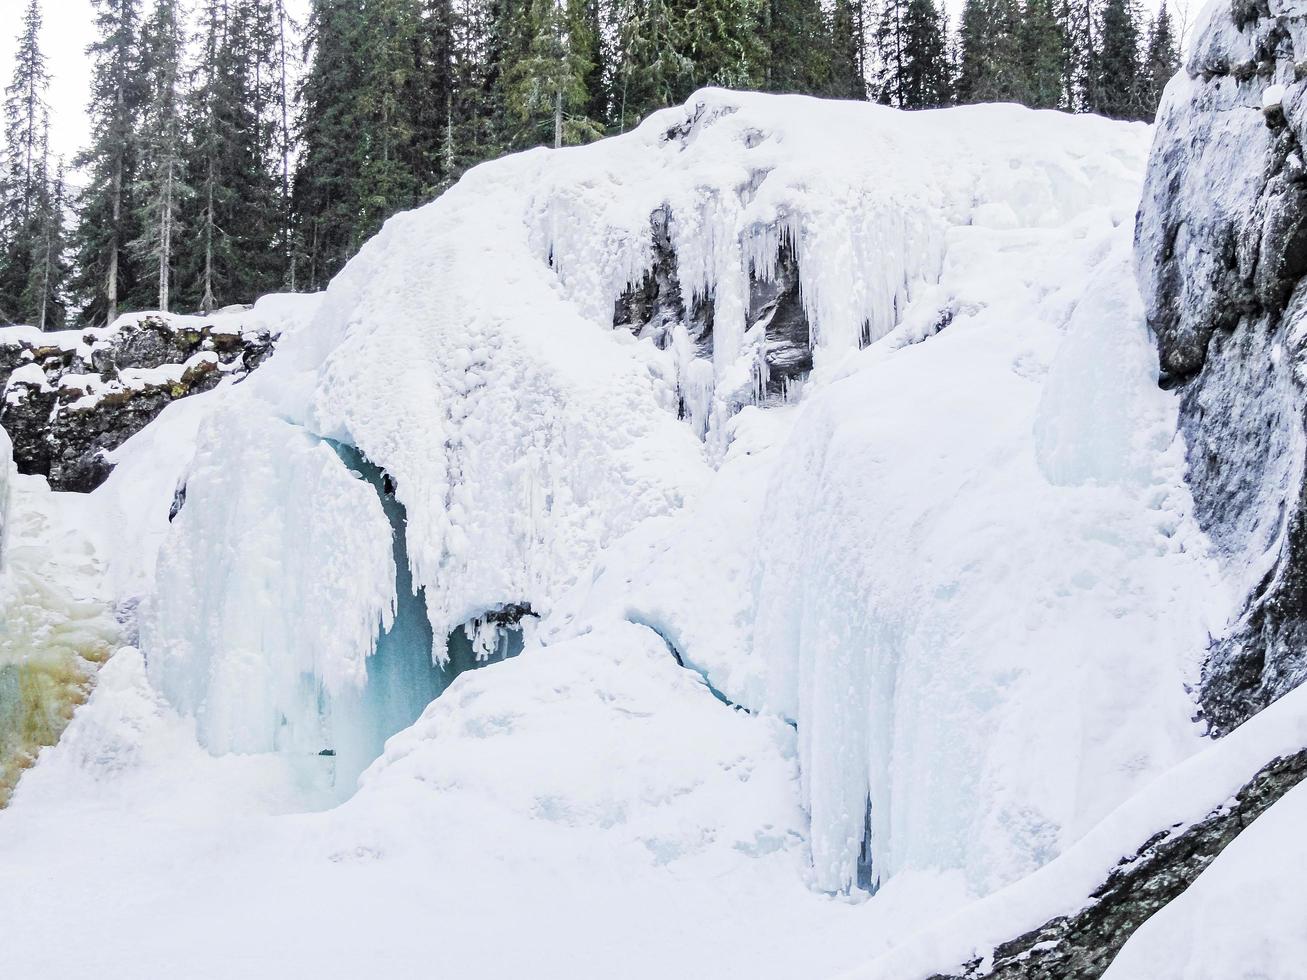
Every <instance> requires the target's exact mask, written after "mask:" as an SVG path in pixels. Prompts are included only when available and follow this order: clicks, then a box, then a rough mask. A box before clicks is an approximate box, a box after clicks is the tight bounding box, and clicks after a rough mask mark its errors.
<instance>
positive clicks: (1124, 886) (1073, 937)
mask: <svg viewBox="0 0 1307 980" xmlns="http://www.w3.org/2000/svg"><path fill="white" fill-rule="evenodd" d="M1304 777H1307V749H1304V750H1302V751H1301V752H1298V753H1296V754H1294V755H1291V756H1286V757H1283V758H1278V759H1275V760H1273V761H1271V762H1270V763H1268V764H1267V765H1266V766H1264V767H1263V768H1262V769H1261V770H1260V771H1259V772H1258V773H1257V774H1256V775H1255V776H1254V777H1253V778H1252V779H1251V780H1249V782H1248V783H1247V784H1246V785H1244V787H1243V788H1242V789H1241V790H1239V792H1238V794H1236V796H1235V797H1234V799H1233V800H1231V801H1230V802H1228V803H1227V804H1225V805H1224V806H1221V807H1218V808H1217V809H1216V810H1213V811H1212V812H1211V813H1209V814H1207V815H1206V816H1205V817H1203V819H1201V820H1199V821H1198V822H1197V823H1194V824H1191V825H1189V826H1187V827H1184V826H1181V827H1173V828H1168V829H1165V830H1162V831H1160V832H1159V833H1157V834H1156V835H1154V836H1153V837H1152V838H1151V839H1149V840H1147V841H1145V842H1144V843H1143V844H1142V845H1141V846H1140V848H1139V849H1138V851H1137V852H1136V853H1135V854H1134V855H1132V856H1131V857H1129V858H1127V859H1126V860H1124V861H1122V862H1121V863H1120V864H1119V865H1118V866H1117V867H1116V868H1114V869H1113V870H1112V871H1111V872H1110V873H1109V874H1108V875H1107V877H1106V880H1105V881H1104V882H1103V884H1102V885H1101V886H1100V887H1099V888H1098V889H1096V890H1095V891H1094V893H1093V894H1092V895H1090V896H1089V897H1088V900H1087V901H1086V903H1085V906H1084V907H1083V908H1082V909H1081V910H1080V911H1078V912H1076V913H1075V914H1073V915H1067V916H1059V917H1057V918H1055V919H1051V920H1050V921H1048V922H1046V923H1045V924H1044V925H1042V926H1040V927H1039V928H1038V929H1035V930H1032V931H1031V932H1028V933H1026V934H1025V935H1023V936H1018V937H1017V938H1016V939H1013V940H1011V941H1010V942H1006V943H1004V944H1003V945H1001V946H999V947H998V949H996V950H995V951H994V956H993V962H992V964H991V965H990V966H989V968H985V965H984V964H983V962H982V961H980V960H977V961H974V962H972V963H968V964H966V965H965V966H964V967H963V968H962V969H961V970H959V972H957V973H949V974H937V975H936V976H934V977H932V978H931V980H979V978H981V977H986V978H989V980H1094V978H1097V977H1101V976H1102V975H1103V973H1104V972H1106V970H1107V968H1108V967H1109V966H1110V965H1111V963H1112V960H1113V959H1115V958H1116V955H1117V953H1119V952H1120V951H1121V947H1122V946H1124V945H1125V944H1126V940H1128V939H1129V938H1130V937H1131V936H1132V935H1133V934H1134V932H1135V930H1137V929H1138V928H1139V927H1140V926H1141V925H1143V924H1144V922H1145V921H1147V920H1148V918H1149V917H1150V916H1151V915H1152V914H1153V913H1154V912H1156V911H1157V910H1158V909H1160V908H1162V906H1164V905H1166V904H1167V903H1169V902H1171V901H1174V900H1175V899H1176V898H1177V897H1178V896H1179V895H1180V894H1181V893H1182V892H1184V890H1185V889H1186V888H1188V887H1189V886H1190V885H1192V884H1193V883H1194V881H1195V880H1196V879H1197V878H1198V876H1199V875H1200V874H1202V872H1203V870H1204V869H1205V868H1206V867H1207V866H1208V865H1210V864H1211V863H1212V861H1214V860H1215V859H1216V857H1217V855H1218V854H1220V853H1221V852H1222V851H1223V850H1225V848H1226V846H1227V845H1228V844H1229V843H1230V842H1231V841H1232V840H1234V838H1235V837H1236V836H1238V834H1239V833H1240V831H1242V830H1243V829H1244V828H1245V827H1247V826H1248V825H1249V824H1250V823H1252V822H1253V821H1254V820H1256V819H1257V818H1258V817H1259V816H1261V815H1262V814H1263V813H1265V812H1266V810H1268V809H1269V808H1270V807H1271V806H1272V804H1274V803H1275V802H1276V801H1278V800H1279V799H1280V798H1281V797H1283V796H1284V795H1285V794H1286V793H1288V792H1289V790H1291V789H1293V788H1294V787H1295V786H1297V785H1298V784H1299V783H1301V782H1302V780H1303V778H1304Z"/></svg>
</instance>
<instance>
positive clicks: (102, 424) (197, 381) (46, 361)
mask: <svg viewBox="0 0 1307 980" xmlns="http://www.w3.org/2000/svg"><path fill="white" fill-rule="evenodd" d="M275 340H276V338H275V337H274V336H272V335H271V334H270V333H269V332H268V331H267V330H262V329H260V330H252V331H242V330H239V329H234V328H230V327H227V326H225V325H224V326H216V325H214V324H206V323H202V322H200V321H197V320H196V318H192V317H185V318H183V317H165V316H159V315H145V316H140V317H130V318H124V319H122V320H120V321H118V323H116V324H114V326H112V327H109V328H105V329H98V330H87V331H83V332H76V331H65V332H62V333H58V334H41V333H38V332H35V331H32V330H30V329H24V328H9V329H4V330H0V391H2V392H3V398H2V399H0V426H3V427H4V428H5V430H6V431H8V433H9V435H10V437H11V439H12V440H13V454H14V460H15V462H16V463H17V464H18V469H19V472H22V473H36V474H40V475H42V476H45V477H47V478H48V479H49V480H50V485H51V487H53V488H54V489H56V490H76V491H90V490H93V489H95V488H96V487H97V486H99V485H100V484H101V483H103V482H104V480H105V478H106V477H107V476H108V475H109V472H110V470H111V469H112V466H111V465H110V464H109V462H108V461H107V460H105V458H104V456H103V452H102V451H104V450H111V449H115V448H117V447H118V446H120V445H122V443H123V442H125V441H126V440H127V439H128V438H129V437H130V436H132V435H134V434H135V433H137V432H139V431H140V430H141V429H143V428H144V427H145V426H146V425H147V424H148V423H149V422H150V421H152V420H153V419H154V418H155V416H157V415H158V414H159V413H160V412H161V411H163V409H164V406H166V405H167V404H168V403H169V402H172V401H174V400H176V399H178V398H183V397H185V396H186V395H190V394H195V393H196V392H201V391H208V390H209V389H211V388H213V387H215V386H216V385H217V384H218V383H219V381H221V380H222V379H223V378H225V377H231V378H236V379H239V378H242V377H244V376H245V375H246V374H248V373H249V372H250V371H252V370H253V369H254V368H255V367H257V366H258V365H259V364H260V363H261V362H262V361H263V360H264V359H265V358H266V357H267V356H268V355H269V354H270V353H272V348H273V343H274V342H275Z"/></svg>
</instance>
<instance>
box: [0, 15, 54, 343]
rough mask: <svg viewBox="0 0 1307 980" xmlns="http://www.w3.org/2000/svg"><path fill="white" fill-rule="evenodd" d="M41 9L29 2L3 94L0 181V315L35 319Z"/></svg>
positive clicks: (46, 78) (41, 176) (42, 153)
mask: <svg viewBox="0 0 1307 980" xmlns="http://www.w3.org/2000/svg"><path fill="white" fill-rule="evenodd" d="M40 35H41V8H40V4H39V3H38V0H29V2H28V4H27V10H26V12H25V13H24V16H23V30H22V34H21V35H20V36H19V39H18V50H17V52H16V56H15V58H14V74H13V80H12V82H11V83H10V85H9V87H8V88H7V89H6V90H5V105H4V122H5V145H4V167H3V173H4V180H3V183H0V316H2V317H4V318H5V319H8V320H10V321H13V320H25V321H27V322H31V320H32V319H33V317H32V314H31V308H30V307H29V306H27V305H26V304H24V303H23V302H22V294H23V292H24V291H25V289H26V287H27V283H28V279H29V276H30V273H31V261H32V255H33V251H34V248H35V246H36V238H37V237H38V236H39V234H40V222H39V220H38V210H39V208H40V207H41V201H42V199H43V197H44V195H45V194H46V191H47V186H46V179H45V174H46V172H47V171H46V168H47V163H48V161H47V157H48V149H47V147H46V119H47V115H48V109H47V107H46V103H45V93H46V89H47V88H48V86H49V83H50V75H49V72H48V71H47V70H46V62H45V56H44V54H43V53H42V52H41V45H40Z"/></svg>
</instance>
